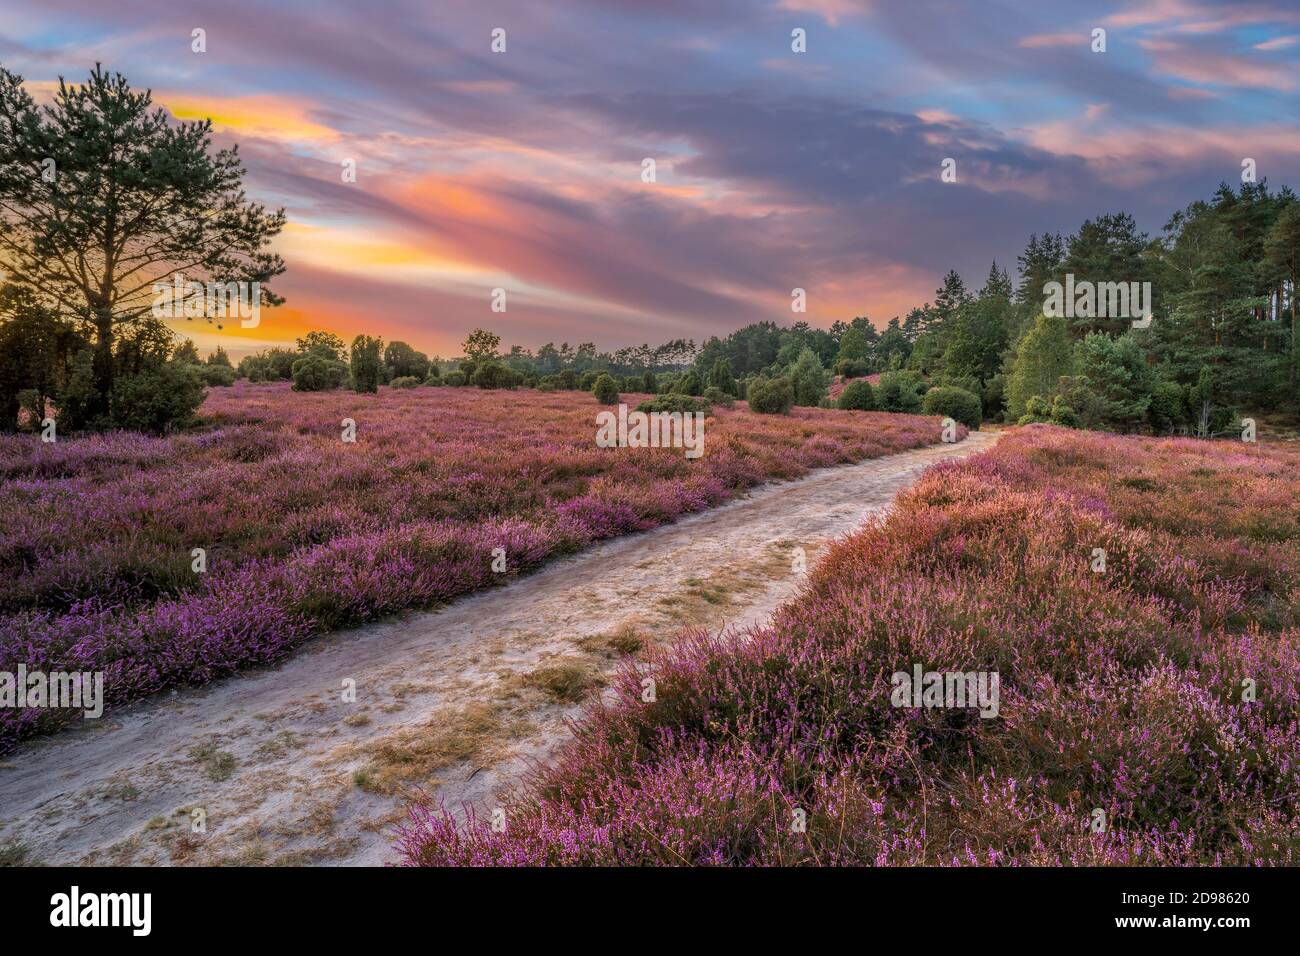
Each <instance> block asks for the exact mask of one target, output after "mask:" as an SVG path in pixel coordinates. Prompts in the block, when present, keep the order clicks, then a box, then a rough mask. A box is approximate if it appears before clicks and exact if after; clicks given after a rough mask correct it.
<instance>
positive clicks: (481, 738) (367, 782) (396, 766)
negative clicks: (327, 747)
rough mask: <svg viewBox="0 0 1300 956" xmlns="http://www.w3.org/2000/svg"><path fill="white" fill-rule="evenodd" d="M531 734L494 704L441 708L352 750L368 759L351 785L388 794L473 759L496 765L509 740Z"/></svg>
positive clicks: (522, 721)
mask: <svg viewBox="0 0 1300 956" xmlns="http://www.w3.org/2000/svg"><path fill="white" fill-rule="evenodd" d="M531 729H532V728H531V725H530V724H529V723H528V722H527V721H526V720H522V719H519V718H516V717H514V716H512V715H511V714H510V713H508V712H507V711H506V709H505V708H504V707H503V706H502V705H500V704H498V703H490V704H486V703H472V704H468V705H466V706H465V707H461V708H448V709H444V710H442V711H439V712H437V713H435V714H434V716H433V718H432V719H431V720H430V721H429V722H428V723H427V724H425V725H424V726H423V727H417V728H414V729H410V730H403V731H401V732H399V733H396V734H392V735H391V736H389V737H386V738H383V739H382V740H379V741H377V742H375V743H372V744H367V745H364V746H362V747H358V748H356V750H357V751H358V752H360V753H363V754H364V755H365V756H366V757H367V758H368V759H367V762H366V764H365V765H364V766H363V767H361V768H360V769H358V770H357V771H356V772H355V773H354V774H353V777H352V780H353V783H355V784H356V785H357V786H358V787H360V788H361V789H362V790H367V791H370V792H373V793H384V794H391V793H393V792H395V791H396V790H397V789H398V788H399V787H400V786H401V785H403V784H405V783H410V782H417V781H418V782H426V781H428V780H429V778H431V777H432V776H433V775H434V774H435V773H436V772H437V771H439V770H442V769H444V768H446V767H450V766H453V765H455V764H458V763H462V762H464V761H466V760H470V759H472V758H478V759H480V760H482V759H488V760H495V759H497V758H498V757H499V756H500V755H501V753H502V752H503V750H504V748H505V746H506V744H507V743H508V742H509V741H511V740H517V739H519V738H520V737H523V736H524V735H525V734H527V733H528V732H529V731H530V730H531Z"/></svg>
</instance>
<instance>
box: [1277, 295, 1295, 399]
mask: <svg viewBox="0 0 1300 956" xmlns="http://www.w3.org/2000/svg"><path fill="white" fill-rule="evenodd" d="M1281 306H1282V300H1281V299H1279V300H1278V307H1279V308H1278V311H1281ZM1296 362H1300V341H1297V339H1296V280H1295V276H1292V277H1291V393H1292V394H1295V390H1296Z"/></svg>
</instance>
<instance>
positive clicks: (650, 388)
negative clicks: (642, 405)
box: [641, 369, 659, 395]
mask: <svg viewBox="0 0 1300 956" xmlns="http://www.w3.org/2000/svg"><path fill="white" fill-rule="evenodd" d="M641 391H643V392H649V393H650V394H651V395H653V394H654V393H655V392H657V391H659V380H658V379H656V378H655V373H654V372H651V371H650V370H648V369H647V370H646V373H645V374H644V375H642V376H641Z"/></svg>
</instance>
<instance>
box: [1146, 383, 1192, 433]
mask: <svg viewBox="0 0 1300 956" xmlns="http://www.w3.org/2000/svg"><path fill="white" fill-rule="evenodd" d="M1147 417H1148V419H1149V420H1150V422H1151V428H1152V429H1153V430H1154V431H1155V432H1156V433H1157V434H1167V433H1169V432H1171V431H1173V430H1174V429H1175V428H1177V427H1178V426H1179V425H1181V424H1183V423H1184V422H1186V421H1187V395H1186V392H1185V391H1184V389H1183V387H1182V386H1181V385H1179V384H1178V383H1177V382H1166V381H1158V382H1156V383H1154V384H1153V385H1152V386H1151V404H1150V406H1148V408H1147Z"/></svg>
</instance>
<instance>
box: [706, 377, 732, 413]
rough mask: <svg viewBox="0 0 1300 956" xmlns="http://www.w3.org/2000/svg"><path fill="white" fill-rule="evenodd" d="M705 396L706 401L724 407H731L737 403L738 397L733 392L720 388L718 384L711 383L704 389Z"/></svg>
mask: <svg viewBox="0 0 1300 956" xmlns="http://www.w3.org/2000/svg"><path fill="white" fill-rule="evenodd" d="M733 384H734V383H733ZM704 398H705V400H706V401H708V402H711V403H712V404H714V405H721V406H722V407H723V408H730V407H731V406H732V405H734V404H736V399H735V398H734V397H733V396H732V395H731V393H729V392H726V391H724V390H723V389H721V388H718V387H717V386H716V385H710V386H709V387H708V388H706V389H705V390H704Z"/></svg>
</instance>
